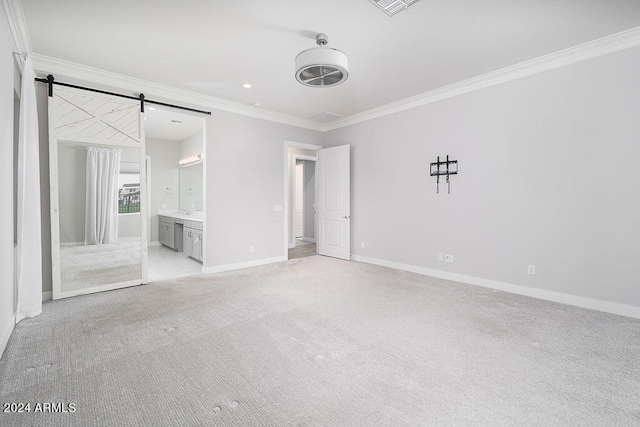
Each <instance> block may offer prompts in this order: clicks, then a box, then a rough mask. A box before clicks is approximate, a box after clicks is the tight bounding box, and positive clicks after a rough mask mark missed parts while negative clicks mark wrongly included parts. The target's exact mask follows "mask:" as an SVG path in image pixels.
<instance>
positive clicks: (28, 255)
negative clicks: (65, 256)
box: [3, 58, 42, 323]
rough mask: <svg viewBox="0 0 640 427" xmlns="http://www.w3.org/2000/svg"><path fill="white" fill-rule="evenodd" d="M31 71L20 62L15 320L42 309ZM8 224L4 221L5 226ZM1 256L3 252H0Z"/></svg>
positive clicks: (37, 158) (27, 63)
mask: <svg viewBox="0 0 640 427" xmlns="http://www.w3.org/2000/svg"><path fill="white" fill-rule="evenodd" d="M35 77H36V76H35V74H34V72H33V67H32V65H31V58H27V59H26V60H25V63H24V67H23V73H22V88H21V95H20V121H19V125H18V212H17V222H18V224H17V225H18V238H17V239H18V241H17V245H16V259H15V262H16V280H17V283H18V284H17V294H18V298H17V308H16V323H18V322H19V321H20V320H22V319H24V318H26V317H34V316H37V315H38V314H40V313H41V312H42V240H41V239H40V235H41V231H40V153H39V149H38V111H37V108H36V88H35V81H34V79H35ZM7 226H10V225H9V224H5V227H7ZM3 256H4V255H3Z"/></svg>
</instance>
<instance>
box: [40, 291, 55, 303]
mask: <svg viewBox="0 0 640 427" xmlns="http://www.w3.org/2000/svg"><path fill="white" fill-rule="evenodd" d="M52 299H53V292H51V291H46V292H42V301H51V300H52Z"/></svg>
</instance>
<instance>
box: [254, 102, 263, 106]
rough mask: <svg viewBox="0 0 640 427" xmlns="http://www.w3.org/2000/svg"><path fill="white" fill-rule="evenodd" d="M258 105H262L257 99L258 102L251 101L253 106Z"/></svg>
mask: <svg viewBox="0 0 640 427" xmlns="http://www.w3.org/2000/svg"><path fill="white" fill-rule="evenodd" d="M260 105H262V104H261V103H260V101H258V102H254V103H253V106H254V107H259V106H260Z"/></svg>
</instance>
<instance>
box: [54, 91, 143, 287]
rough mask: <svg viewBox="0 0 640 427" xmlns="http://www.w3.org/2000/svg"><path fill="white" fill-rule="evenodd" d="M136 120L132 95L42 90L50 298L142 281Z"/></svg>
mask: <svg viewBox="0 0 640 427" xmlns="http://www.w3.org/2000/svg"><path fill="white" fill-rule="evenodd" d="M143 123H144V121H143V120H142V113H141V112H140V103H139V102H137V101H135V100H129V99H123V98H119V97H115V96H110V95H104V94H96V93H92V92H87V91H83V90H79V89H70V88H56V90H55V91H54V93H53V96H51V97H49V170H50V182H51V252H52V278H53V299H58V298H65V297H70V296H76V295H82V294H87V293H93V292H99V291H105V290H109V289H117V288H122V287H126V286H132V285H139V284H141V283H146V282H147V215H146V212H147V197H146V192H147V188H146V185H145V184H146V174H145V172H146V168H145V167H144V165H145V146H144V126H143Z"/></svg>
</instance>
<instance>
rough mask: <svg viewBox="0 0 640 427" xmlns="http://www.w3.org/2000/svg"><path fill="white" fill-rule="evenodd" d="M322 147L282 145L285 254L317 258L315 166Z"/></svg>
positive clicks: (287, 142)
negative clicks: (283, 153) (283, 159)
mask: <svg viewBox="0 0 640 427" xmlns="http://www.w3.org/2000/svg"><path fill="white" fill-rule="evenodd" d="M321 148H322V147H320V146H318V145H312V144H304V143H299V142H292V141H285V144H284V149H285V165H286V167H285V215H284V218H285V239H284V240H285V248H284V250H285V254H286V255H287V259H293V258H302V257H307V256H311V255H316V254H317V247H316V236H317V230H318V227H317V215H316V180H315V175H316V163H317V160H318V155H317V151H318V150H319V149H321Z"/></svg>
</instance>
